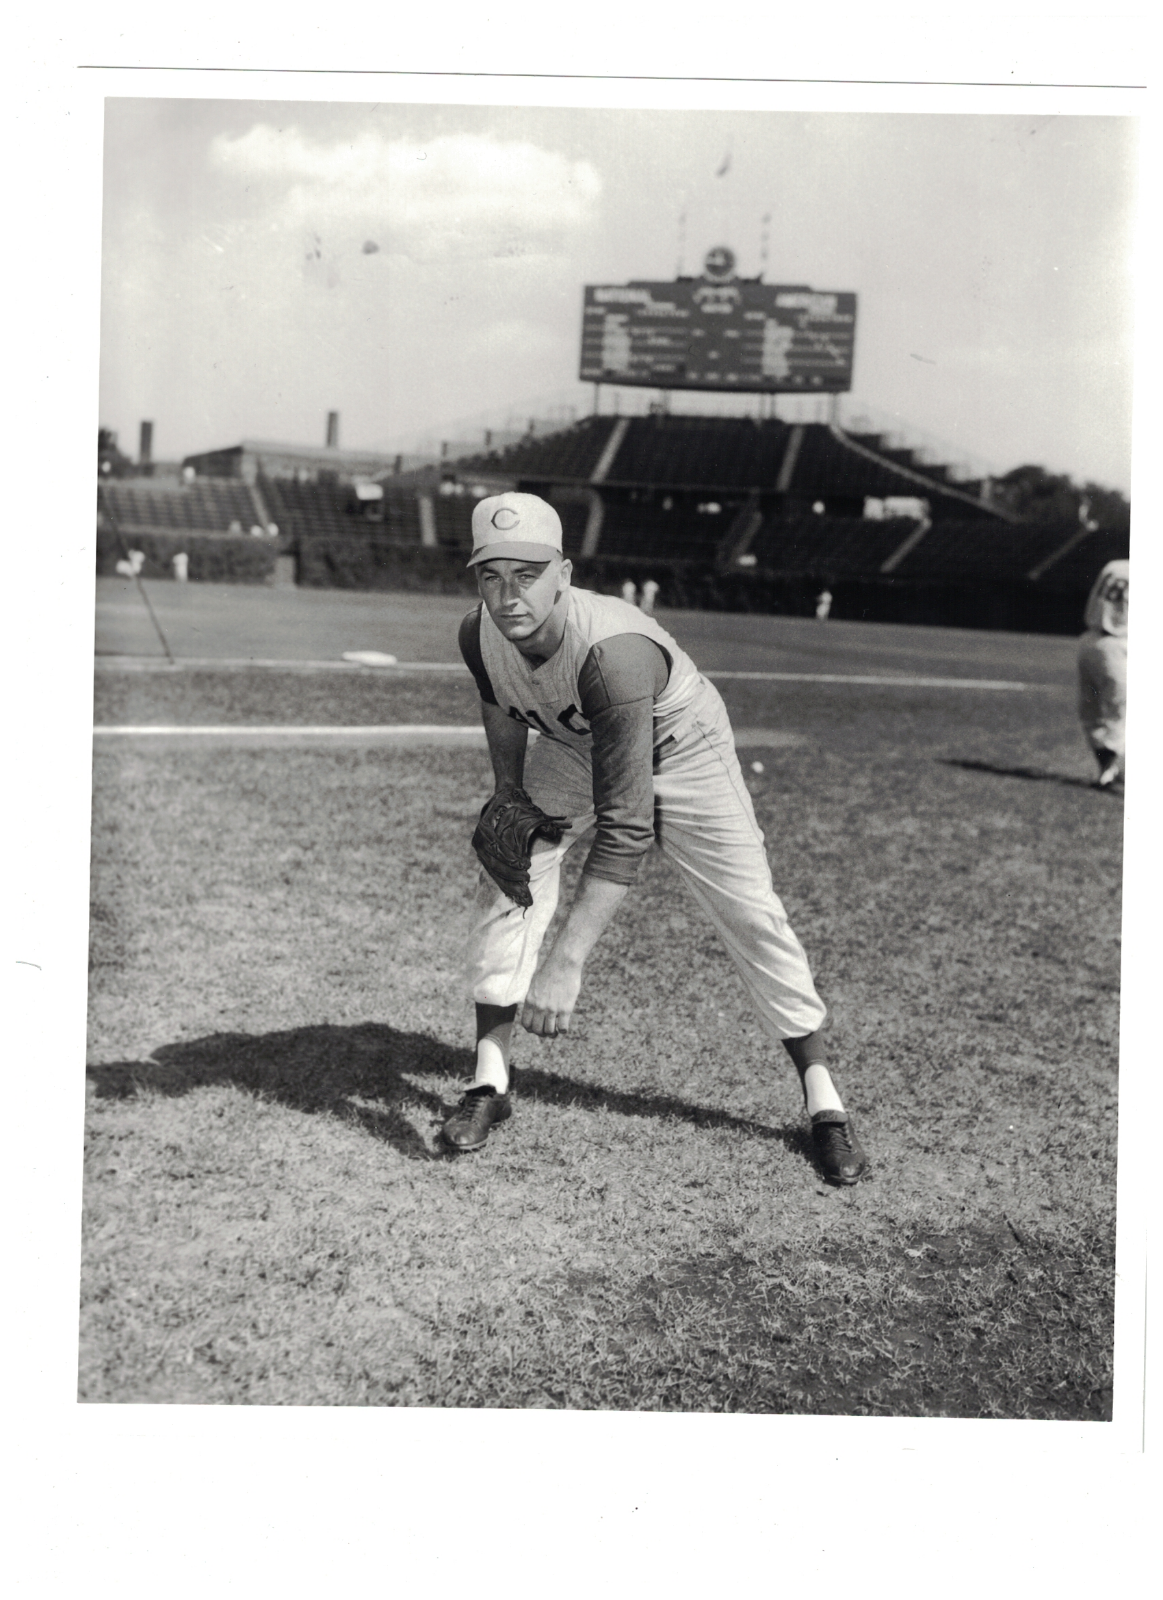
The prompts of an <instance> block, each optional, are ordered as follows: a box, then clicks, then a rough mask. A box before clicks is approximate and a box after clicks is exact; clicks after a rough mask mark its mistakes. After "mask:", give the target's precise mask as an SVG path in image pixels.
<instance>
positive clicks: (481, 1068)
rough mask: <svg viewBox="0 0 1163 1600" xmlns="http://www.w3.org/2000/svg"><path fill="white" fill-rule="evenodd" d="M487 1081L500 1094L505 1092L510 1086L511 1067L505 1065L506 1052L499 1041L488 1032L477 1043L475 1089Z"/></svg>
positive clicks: (473, 1081)
mask: <svg viewBox="0 0 1163 1600" xmlns="http://www.w3.org/2000/svg"><path fill="white" fill-rule="evenodd" d="M485 1083H491V1084H492V1086H493V1088H494V1089H495V1090H496V1091H497V1093H498V1094H504V1092H505V1090H506V1089H507V1088H508V1087H509V1069H508V1067H507V1066H506V1065H505V1057H504V1053H503V1052H502V1050H501V1047H500V1045H499V1044H498V1043H497V1041H496V1040H495V1039H494V1038H493V1037H492V1036H491V1035H490V1034H487V1033H486V1034H485V1036H484V1038H483V1039H482V1040H481V1041H480V1042H479V1043H478V1045H477V1069H476V1077H475V1078H474V1079H473V1080H472V1084H473V1088H474V1089H479V1088H480V1086H481V1085H482V1084H485Z"/></svg>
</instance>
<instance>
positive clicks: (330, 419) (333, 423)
mask: <svg viewBox="0 0 1163 1600" xmlns="http://www.w3.org/2000/svg"><path fill="white" fill-rule="evenodd" d="M327 448H328V450H338V449H339V412H338V411H329V412H328V413H327Z"/></svg>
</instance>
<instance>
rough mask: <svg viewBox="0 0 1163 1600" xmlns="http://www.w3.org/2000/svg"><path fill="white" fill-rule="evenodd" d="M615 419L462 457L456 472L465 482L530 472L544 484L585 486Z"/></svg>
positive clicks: (588, 422) (597, 420) (598, 419)
mask: <svg viewBox="0 0 1163 1600" xmlns="http://www.w3.org/2000/svg"><path fill="white" fill-rule="evenodd" d="M617 421H618V418H617V417H585V418H584V419H583V420H582V421H581V422H578V423H576V424H575V425H574V426H573V427H572V428H567V429H565V430H564V431H563V432H561V433H547V434H543V435H542V436H540V437H537V438H528V439H521V440H519V441H518V443H516V444H513V445H510V446H509V447H508V448H507V449H505V450H490V451H488V452H486V453H485V454H483V455H476V456H464V457H461V459H460V460H458V461H457V463H456V466H457V471H458V473H459V474H460V476H461V478H462V479H465V480H467V479H468V478H469V477H471V475H472V473H473V472H482V473H495V472H503V473H505V474H512V475H514V476H517V477H520V476H523V475H524V474H525V472H526V471H527V470H528V471H531V472H533V473H534V474H535V475H536V476H537V477H538V479H539V480H541V481H542V482H547V483H586V482H588V481H589V479H590V477H591V475H592V473H593V470H594V468H595V467H596V466H597V464H598V461H599V459H600V457H601V454H602V451H603V450H604V449H605V446H606V441H607V440H608V439H609V437H610V434H611V433H612V432H613V431H614V427H615V425H616V423H617Z"/></svg>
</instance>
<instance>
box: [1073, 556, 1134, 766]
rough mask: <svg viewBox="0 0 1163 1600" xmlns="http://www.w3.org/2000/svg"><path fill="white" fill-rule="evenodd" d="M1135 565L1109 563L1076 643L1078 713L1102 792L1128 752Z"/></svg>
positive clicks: (1093, 596) (1102, 574) (1088, 603)
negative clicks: (1130, 605)
mask: <svg viewBox="0 0 1163 1600" xmlns="http://www.w3.org/2000/svg"><path fill="white" fill-rule="evenodd" d="M1130 572H1131V564H1130V562H1129V561H1108V562H1107V564H1106V566H1105V567H1104V568H1103V569H1102V571H1101V573H1100V574H1099V576H1098V579H1097V580H1096V582H1095V585H1094V588H1093V589H1092V590H1091V591H1090V598H1089V599H1088V600H1087V602H1086V612H1085V616H1084V619H1083V620H1084V622H1085V624H1086V632H1085V633H1084V634H1083V635H1082V638H1081V639H1080V640H1079V644H1078V715H1079V717H1080V719H1081V721H1082V731H1083V733H1084V734H1085V735H1086V738H1087V741H1088V742H1089V744H1090V748H1091V749H1092V750H1093V751H1094V754H1095V758H1096V759H1097V761H1098V785H1099V787H1100V788H1102V789H1106V788H1108V787H1109V786H1110V785H1111V784H1112V783H1115V782H1117V781H1118V780H1119V779H1121V778H1122V776H1123V773H1124V768H1125V766H1126V748H1127V726H1126V717H1127V611H1128V603H1129V590H1130Z"/></svg>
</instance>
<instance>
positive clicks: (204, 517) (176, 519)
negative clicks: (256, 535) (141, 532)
mask: <svg viewBox="0 0 1163 1600" xmlns="http://www.w3.org/2000/svg"><path fill="white" fill-rule="evenodd" d="M101 492H102V493H103V494H104V496H105V498H106V502H107V504H108V506H109V509H110V511H111V512H112V513H113V515H114V517H116V519H117V521H118V523H119V524H120V525H121V527H122V528H124V529H126V530H128V529H130V528H142V529H146V528H151V529H156V530H158V531H159V532H169V531H174V532H191V533H225V532H226V531H227V530H228V529H229V527H230V525H231V523H234V522H237V523H240V524H241V526H242V528H243V529H244V531H249V530H250V528H251V526H252V524H254V523H255V522H256V521H257V520H258V516H257V513H256V510H255V505H254V501H253V500H252V499H251V496H250V491H249V489H248V488H247V486H246V484H245V483H238V482H231V481H230V480H228V479H222V478H219V479H214V478H201V479H195V481H194V482H193V483H182V484H178V483H175V484H172V485H171V484H164V485H163V484H162V483H159V482H157V481H155V480H153V479H150V478H141V479H137V480H130V481H126V480H121V481H120V482H115V483H104V484H102V485H101Z"/></svg>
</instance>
